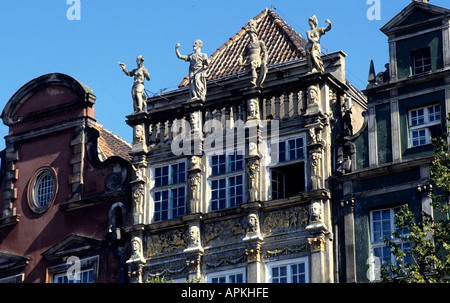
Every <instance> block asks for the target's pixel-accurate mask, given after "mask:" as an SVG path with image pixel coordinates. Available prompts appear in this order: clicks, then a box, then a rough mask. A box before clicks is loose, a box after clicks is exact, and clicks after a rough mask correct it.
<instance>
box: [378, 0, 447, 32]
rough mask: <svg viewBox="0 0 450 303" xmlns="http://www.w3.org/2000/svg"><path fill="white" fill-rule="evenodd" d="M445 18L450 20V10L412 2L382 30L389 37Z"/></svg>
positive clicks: (425, 3)
mask: <svg viewBox="0 0 450 303" xmlns="http://www.w3.org/2000/svg"><path fill="white" fill-rule="evenodd" d="M443 18H450V9H447V8H444V7H440V6H436V5H432V4H429V3H427V2H421V1H412V2H411V3H410V4H409V5H408V6H407V7H405V8H404V9H403V10H402V11H401V12H400V13H398V14H397V15H396V16H395V17H394V18H392V19H391V20H390V21H389V22H388V23H386V24H385V25H384V26H383V27H382V28H381V29H380V30H381V31H382V32H383V33H384V34H386V35H389V34H391V33H394V32H397V31H400V30H405V29H407V28H410V27H414V26H417V25H419V24H424V23H430V22H435V21H437V20H440V19H443Z"/></svg>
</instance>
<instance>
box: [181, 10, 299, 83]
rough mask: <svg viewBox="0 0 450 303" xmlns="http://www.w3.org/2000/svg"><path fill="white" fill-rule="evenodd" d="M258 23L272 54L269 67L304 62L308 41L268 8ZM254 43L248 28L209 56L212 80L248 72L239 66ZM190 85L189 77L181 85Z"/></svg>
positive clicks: (261, 38) (258, 28)
mask: <svg viewBox="0 0 450 303" xmlns="http://www.w3.org/2000/svg"><path fill="white" fill-rule="evenodd" d="M253 20H255V21H256V24H257V26H256V29H257V33H258V38H259V39H260V40H263V41H264V43H265V45H266V48H267V52H268V62H267V63H268V66H270V65H277V64H282V63H286V62H290V61H294V60H299V59H303V58H304V56H303V54H302V53H304V48H305V46H306V43H307V41H306V40H305V39H304V38H303V37H302V36H300V34H298V33H297V32H296V31H295V30H294V29H292V28H291V27H290V26H289V25H288V24H287V23H286V22H285V21H284V20H283V19H281V17H280V16H279V15H278V14H276V13H275V12H273V11H272V10H270V9H268V8H266V9H265V10H263V11H262V12H261V13H260V14H259V15H258V16H256V17H255V18H253ZM249 43H250V38H249V37H248V35H247V34H246V31H245V29H244V27H243V28H242V29H241V30H240V31H239V32H238V33H237V34H236V35H234V36H233V37H231V38H230V39H229V40H228V41H227V42H226V43H225V44H223V45H222V46H221V47H220V48H219V49H218V50H217V51H216V52H215V53H214V54H212V55H211V56H210V57H209V60H210V65H209V67H208V80H216V79H220V78H224V77H228V76H232V75H237V74H239V73H243V72H245V71H246V70H245V68H244V67H242V66H240V65H239V63H238V62H239V60H238V59H239V57H240V56H241V55H242V53H243V52H244V51H245V48H246V47H247V45H248V44H249ZM187 84H188V76H186V77H185V78H184V80H183V81H182V82H181V84H180V87H183V86H186V85H187Z"/></svg>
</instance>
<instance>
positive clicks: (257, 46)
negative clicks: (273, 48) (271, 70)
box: [239, 20, 268, 87]
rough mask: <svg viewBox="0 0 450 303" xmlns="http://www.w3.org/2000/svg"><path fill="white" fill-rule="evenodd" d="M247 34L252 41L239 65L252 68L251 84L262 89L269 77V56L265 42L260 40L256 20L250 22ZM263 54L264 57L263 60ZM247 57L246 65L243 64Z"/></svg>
mask: <svg viewBox="0 0 450 303" xmlns="http://www.w3.org/2000/svg"><path fill="white" fill-rule="evenodd" d="M246 32H247V34H248V35H249V36H250V40H251V41H250V43H249V44H248V45H247V47H246V48H245V51H244V53H243V54H242V57H240V58H239V65H243V66H245V67H250V69H251V74H252V80H251V81H250V83H251V84H252V85H253V86H257V87H261V85H262V84H263V82H264V80H265V79H266V75H267V60H268V54H267V49H266V44H265V43H264V41H262V40H259V39H258V33H257V31H256V21H255V20H250V21H249V22H248V25H247V27H246ZM262 53H263V56H262V58H261V54H262ZM245 57H247V60H246V62H245V63H243V60H244V58H245ZM258 70H259V75H258Z"/></svg>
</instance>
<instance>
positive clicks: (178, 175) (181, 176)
mask: <svg viewBox="0 0 450 303" xmlns="http://www.w3.org/2000/svg"><path fill="white" fill-rule="evenodd" d="M170 167H171V169H172V184H178V183H184V182H186V168H185V164H184V163H178V164H172V165H171V166H170Z"/></svg>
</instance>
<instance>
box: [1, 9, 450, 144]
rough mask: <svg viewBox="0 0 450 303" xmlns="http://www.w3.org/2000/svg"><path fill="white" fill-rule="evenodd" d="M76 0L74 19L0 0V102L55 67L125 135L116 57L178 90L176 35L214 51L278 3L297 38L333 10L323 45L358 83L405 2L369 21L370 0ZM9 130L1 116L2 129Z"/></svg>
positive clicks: (383, 53)
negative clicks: (139, 63)
mask: <svg viewBox="0 0 450 303" xmlns="http://www.w3.org/2000/svg"><path fill="white" fill-rule="evenodd" d="M79 1H80V4H81V6H80V20H69V19H68V18H67V11H68V10H69V9H71V8H72V6H73V4H67V2H68V1H67V0H39V1H36V0H20V1H17V0H1V1H0V61H1V67H2V69H1V70H2V72H1V73H0V108H1V110H2V109H3V107H4V106H5V105H6V103H7V102H8V100H9V99H10V98H11V97H12V95H13V94H14V93H15V92H16V91H17V90H18V89H20V88H21V87H22V86H23V85H24V84H26V83H27V82H29V81H31V80H32V79H34V78H36V77H39V76H41V75H43V74H47V73H52V72H59V73H64V74H68V75H70V76H72V77H74V78H76V79H77V80H79V81H81V82H83V83H84V84H86V85H88V86H89V87H90V88H91V89H92V90H93V91H94V94H95V95H96V96H97V101H96V105H95V109H96V118H97V120H98V122H99V123H101V124H102V125H104V126H105V127H106V128H108V129H109V130H111V131H113V132H114V133H116V134H118V135H119V136H121V137H122V138H124V139H125V140H127V141H128V142H131V137H132V130H131V128H130V127H129V126H128V125H126V123H125V119H126V118H125V116H127V115H129V114H131V113H132V111H133V106H132V101H131V94H130V90H131V86H132V78H129V77H126V76H125V75H124V74H123V73H122V71H121V68H120V67H119V66H118V64H117V63H118V62H119V61H120V62H124V63H125V64H126V65H127V67H129V68H130V69H131V68H134V67H135V66H136V61H135V60H136V57H137V56H138V55H143V56H144V57H145V62H144V65H145V66H146V67H147V69H148V70H149V73H150V77H151V81H150V82H146V89H147V90H149V91H151V92H155V93H156V92H158V91H159V90H160V89H167V90H171V89H175V88H177V86H178V84H179V83H180V82H181V80H182V79H183V77H184V76H186V75H187V70H188V64H187V63H186V62H184V61H181V60H179V59H177V58H176V56H175V51H174V48H175V45H176V43H178V42H179V43H180V44H181V47H180V52H181V53H182V54H188V53H191V51H192V43H193V42H194V41H195V40H196V39H201V40H202V41H203V43H204V47H203V52H205V53H207V54H208V55H211V54H212V53H213V52H214V51H215V50H216V49H217V48H219V47H220V46H222V44H223V43H225V42H226V41H228V39H229V38H230V37H232V36H233V35H234V34H236V33H237V32H238V31H239V30H240V29H241V28H242V27H243V26H244V25H246V23H247V22H248V20H249V19H251V18H253V17H255V16H257V15H258V14H259V13H260V12H261V11H263V10H264V9H265V8H271V7H274V11H275V12H276V13H278V14H279V15H280V16H281V17H282V18H283V19H284V20H285V21H286V22H287V23H289V24H290V25H291V26H292V27H293V28H294V29H295V30H296V31H297V32H298V33H299V34H300V35H302V36H303V37H305V36H306V35H305V33H306V30H308V29H309V26H308V18H309V17H310V16H312V15H313V14H315V15H316V16H317V18H318V20H319V26H326V25H327V24H326V23H325V22H324V21H325V20H326V19H330V20H331V22H332V23H333V29H332V30H331V31H330V32H328V33H327V34H326V35H325V36H324V37H323V38H322V43H321V44H322V48H324V49H328V51H329V52H335V51H338V50H342V51H344V52H345V53H346V54H347V59H346V60H347V61H346V68H347V78H348V79H349V81H350V82H351V83H352V84H353V85H355V86H356V87H357V88H359V89H364V88H365V86H366V84H367V76H368V70H369V63H370V60H371V59H373V60H374V63H375V69H376V72H380V71H383V70H384V64H385V63H387V62H388V46H387V37H386V36H384V34H383V33H381V31H380V30H379V29H380V28H381V27H382V26H383V25H384V24H386V23H387V22H388V21H389V20H390V19H391V18H392V17H394V16H395V15H396V14H397V13H399V12H400V11H401V10H402V9H403V8H404V7H406V6H407V5H408V4H409V3H410V2H411V0H394V1H387V0H380V7H381V11H380V20H369V19H368V18H367V11H368V10H369V9H370V8H371V7H372V4H368V2H369V3H372V1H370V0H369V1H367V0H342V1H338V0H320V1H311V0H227V1H217V0H209V1H206V0H185V1H179V0H164V1H162V0H159V1H154V0H130V1H124V0H79ZM69 2H70V1H69ZM431 3H432V4H435V5H438V6H445V7H448V4H449V3H448V0H431ZM7 133H8V129H7V127H6V126H4V125H3V124H1V125H0V136H2V137H4V136H6V135H7ZM0 148H1V149H3V148H4V140H3V139H2V140H0Z"/></svg>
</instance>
